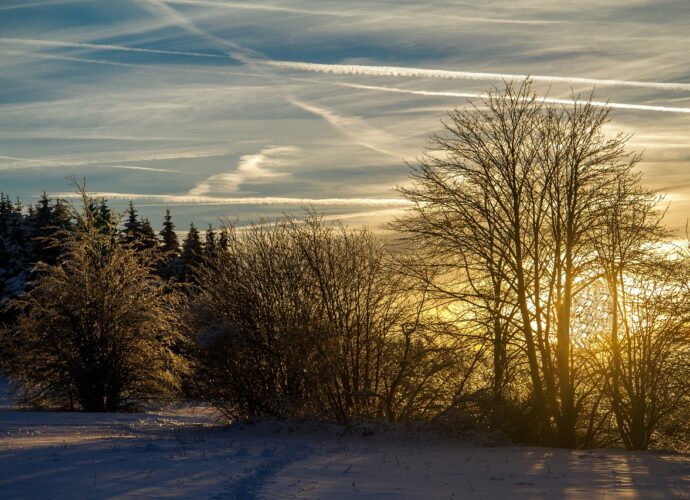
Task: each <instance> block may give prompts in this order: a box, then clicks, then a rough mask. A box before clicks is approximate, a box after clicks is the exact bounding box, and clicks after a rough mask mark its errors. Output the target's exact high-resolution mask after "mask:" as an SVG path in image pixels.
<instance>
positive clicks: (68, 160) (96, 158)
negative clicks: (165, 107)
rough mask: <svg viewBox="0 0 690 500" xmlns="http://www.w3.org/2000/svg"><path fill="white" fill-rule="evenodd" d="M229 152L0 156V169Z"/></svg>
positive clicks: (117, 162)
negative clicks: (1, 160) (37, 156)
mask: <svg viewBox="0 0 690 500" xmlns="http://www.w3.org/2000/svg"><path fill="white" fill-rule="evenodd" d="M230 153H231V150H230V149H228V148H218V147H216V148H208V149H200V148H197V149H182V150H159V151H140V152H136V151H135V152H123V153H107V152H106V153H89V154H86V155H73V156H59V157H54V158H16V157H9V156H4V157H3V156H0V159H7V160H9V161H6V162H0V171H4V170H19V169H24V168H45V167H87V166H91V165H99V164H111V163H115V164H122V163H123V162H139V161H155V160H178V159H194V158H212V157H220V156H226V155H228V154H230Z"/></svg>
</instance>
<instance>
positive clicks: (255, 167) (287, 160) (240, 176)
mask: <svg viewBox="0 0 690 500" xmlns="http://www.w3.org/2000/svg"><path fill="white" fill-rule="evenodd" d="M299 152H300V149H299V148H297V147H294V146H273V147H269V148H265V149H262V150H261V152H259V153H257V154H250V155H244V156H242V157H241V158H240V161H239V163H238V165H237V168H236V169H235V171H233V172H225V173H221V174H216V175H212V176H211V177H208V178H206V179H204V180H203V181H201V182H199V183H198V184H197V185H196V186H194V187H193V188H192V189H190V190H189V195H190V196H201V195H206V194H208V193H233V192H236V191H238V190H239V189H240V186H242V184H244V183H246V182H251V183H252V184H256V183H264V182H267V181H272V180H275V179H280V178H284V177H286V176H288V175H289V174H288V173H287V172H281V171H277V170H276V169H279V168H283V167H285V166H287V165H290V164H292V162H293V157H294V155H295V154H297V153H299Z"/></svg>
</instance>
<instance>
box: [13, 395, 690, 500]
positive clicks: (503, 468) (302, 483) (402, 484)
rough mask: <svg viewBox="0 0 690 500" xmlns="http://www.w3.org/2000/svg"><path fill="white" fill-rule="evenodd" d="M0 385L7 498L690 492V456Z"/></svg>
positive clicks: (631, 495)
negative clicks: (42, 393) (112, 402)
mask: <svg viewBox="0 0 690 500" xmlns="http://www.w3.org/2000/svg"><path fill="white" fill-rule="evenodd" d="M5 388H6V386H3V385H1V384H0V492H1V493H0V496H1V497H2V498H36V497H40V498H83V499H88V498H106V497H107V498H115V497H118V498H142V497H147V498H237V499H245V498H308V499H316V498H329V499H331V498H333V499H350V498H409V499H418V498H446V499H460V498H484V499H491V498H499V499H509V498H568V499H570V498H586V499H593V498H640V499H648V498H649V499H652V498H684V497H685V498H686V497H689V496H690V458H688V457H682V456H676V455H671V454H660V453H641V452H640V453H632V452H626V451H622V450H608V449H607V450H590V451H572V450H560V449H547V448H529V447H517V446H515V447H509V446H507V447H495V448H491V447H481V446H475V445H472V444H468V443H463V442H448V441H444V440H441V439H440V438H438V437H436V438H434V437H430V436H428V435H424V434H421V433H420V434H416V435H415V434H410V433H407V434H404V433H396V432H380V433H377V434H376V435H375V436H369V437H364V436H362V435H361V433H360V434H358V435H352V434H349V433H346V432H343V429H342V428H340V427H336V426H326V425H320V424H314V423H302V424H299V423H294V422H274V421H264V422H259V423H257V424H254V425H246V424H245V425H240V424H236V425H232V426H222V425H220V424H217V421H216V419H215V416H214V414H213V413H212V412H211V411H210V410H208V409H205V408H194V407H189V408H177V409H169V410H166V411H161V412H151V413H145V414H143V413H140V414H108V413H103V414H79V413H58V412H31V411H12V410H10V409H9V403H8V400H9V399H8V397H7V396H3V395H2V393H3V391H4V389H5Z"/></svg>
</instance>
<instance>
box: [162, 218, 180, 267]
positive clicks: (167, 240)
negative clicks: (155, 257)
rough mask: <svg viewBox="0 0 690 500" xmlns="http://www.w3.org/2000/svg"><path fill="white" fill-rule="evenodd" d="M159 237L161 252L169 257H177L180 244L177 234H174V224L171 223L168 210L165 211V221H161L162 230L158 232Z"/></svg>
mask: <svg viewBox="0 0 690 500" xmlns="http://www.w3.org/2000/svg"><path fill="white" fill-rule="evenodd" d="M159 234H160V236H161V238H162V240H163V241H162V246H161V250H163V252H165V253H166V254H170V255H171V256H177V254H179V253H180V243H179V241H178V239H177V233H176V232H175V224H173V221H172V215H171V214H170V208H166V209H165V219H164V221H163V229H161V231H160V233H159Z"/></svg>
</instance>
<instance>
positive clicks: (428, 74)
mask: <svg viewBox="0 0 690 500" xmlns="http://www.w3.org/2000/svg"><path fill="white" fill-rule="evenodd" d="M263 64H266V65H269V66H272V67H275V68H281V69H290V70H295V71H306V72H312V73H331V74H334V75H366V76H388V77H404V78H444V79H453V80H499V81H502V80H524V79H525V78H527V77H528V76H529V78H531V79H532V80H533V81H535V82H547V83H567V84H571V85H572V84H585V85H597V86H619V87H641V88H650V89H659V90H684V91H687V90H690V83H671V82H668V83H667V82H642V81H634V80H610V79H599V78H584V77H570V76H544V75H528V74H510V73H480V72H474V71H451V70H444V69H424V68H408V67H398V66H365V65H359V64H316V63H308V62H297V61H269V60H266V61H263Z"/></svg>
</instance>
